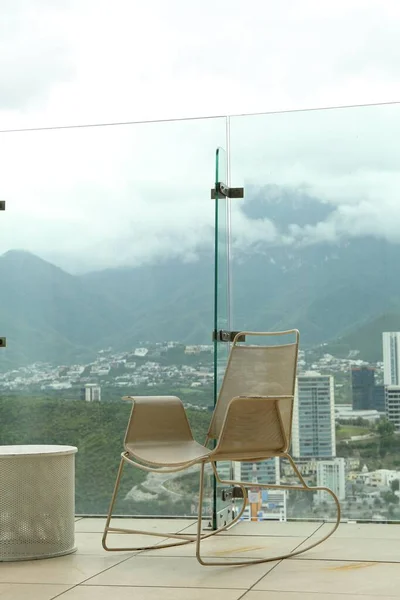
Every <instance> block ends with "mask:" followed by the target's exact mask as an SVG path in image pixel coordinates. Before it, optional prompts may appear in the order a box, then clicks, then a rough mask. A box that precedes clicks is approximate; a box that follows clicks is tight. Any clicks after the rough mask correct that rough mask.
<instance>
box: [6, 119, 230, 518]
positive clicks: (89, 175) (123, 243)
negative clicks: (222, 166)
mask: <svg viewBox="0 0 400 600" xmlns="http://www.w3.org/2000/svg"><path fill="white" fill-rule="evenodd" d="M219 145H225V120H224V119H208V120H197V121H185V122H169V123H158V124H141V125H135V126H121V127H100V128H87V129H85V128H78V129H67V130H54V131H41V132H34V131H32V132H24V133H10V134H3V135H2V137H1V138H0V155H1V163H2V181H1V190H0V197H1V198H3V197H4V198H5V199H6V200H7V208H8V211H7V213H6V215H7V227H4V222H3V220H2V222H0V228H1V236H0V254H1V256H0V280H1V284H2V294H1V299H0V308H1V310H0V336H1V335H6V336H7V340H8V343H7V348H6V349H5V350H4V351H3V350H1V351H0V360H1V363H0V369H1V372H0V411H1V419H0V443H1V444H71V445H76V446H77V447H78V454H77V458H76V511H77V513H78V514H104V513H106V512H107V509H108V505H109V502H110V498H111V493H112V490H113V485H114V481H115V476H116V471H117V467H118V463H119V458H120V453H121V451H122V449H123V445H122V444H123V438H124V434H125V430H126V426H127V423H128V418H129V415H130V410H131V404H130V402H127V401H122V400H121V398H122V396H124V395H177V396H179V397H181V398H182V400H183V402H184V404H185V406H186V408H187V413H188V416H189V420H190V422H191V424H192V427H193V431H194V434H195V436H196V439H198V440H199V441H201V442H203V441H204V438H205V434H206V430H207V428H208V424H209V420H210V418H211V409H212V405H213V347H212V328H213V281H214V280H213V267H214V264H213V243H214V237H213V236H214V204H213V201H212V200H210V190H211V188H212V187H213V184H214V182H213V173H214V152H215V148H216V147H217V146H219ZM207 480H209V485H208V501H207V502H206V503H205V510H206V511H208V514H209V515H211V512H212V511H211V500H212V477H211V474H210V475H209V476H208V479H207ZM197 491H198V472H197V471H196V470H192V471H191V472H189V473H187V474H185V475H180V476H176V477H172V476H171V477H168V478H165V480H162V478H161V480H160V481H157V482H155V481H154V480H153V479H152V477H151V476H147V475H146V474H145V473H144V472H142V471H139V470H134V469H133V468H126V469H125V474H124V476H123V479H122V483H121V491H120V494H119V500H118V503H117V508H116V511H117V513H120V514H132V515H145V514H147V515H161V516H167V515H186V516H190V515H192V514H193V513H195V512H196V511H197V506H196V502H197V497H196V494H197Z"/></svg>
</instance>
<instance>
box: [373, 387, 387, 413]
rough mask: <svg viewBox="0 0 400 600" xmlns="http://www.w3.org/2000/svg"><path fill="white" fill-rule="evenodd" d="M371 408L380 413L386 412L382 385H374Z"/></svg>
mask: <svg viewBox="0 0 400 600" xmlns="http://www.w3.org/2000/svg"><path fill="white" fill-rule="evenodd" d="M372 408H373V409H374V410H377V411H378V412H381V413H384V412H385V411H386V408H385V386H384V385H376V386H375V387H374V405H373V407H372Z"/></svg>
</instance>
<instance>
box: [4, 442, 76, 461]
mask: <svg viewBox="0 0 400 600" xmlns="http://www.w3.org/2000/svg"><path fill="white" fill-rule="evenodd" d="M75 452H78V448H76V447H75V446H50V445H41V446H39V445H34V444H32V445H31V444H27V445H26V446H1V445H0V459H1V458H6V457H7V456H49V455H57V456H61V455H62V454H75Z"/></svg>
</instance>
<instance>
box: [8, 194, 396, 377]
mask: <svg viewBox="0 0 400 600" xmlns="http://www.w3.org/2000/svg"><path fill="white" fill-rule="evenodd" d="M332 210H333V209H332V207H330V206H329V205H326V204H324V203H323V202H321V201H319V200H318V199H315V198H311V197H309V196H307V195H304V194H302V195H300V196H299V194H297V195H296V196H293V195H290V194H289V193H288V194H287V195H286V196H285V197H284V198H283V199H282V194H280V195H279V194H277V193H276V190H275V189H274V188H273V186H265V187H264V188H260V189H258V190H257V192H254V193H252V194H251V195H250V199H249V200H248V201H247V202H246V203H245V204H244V206H243V212H245V213H246V215H247V217H248V219H250V226H251V220H254V221H256V220H258V219H261V218H265V217H266V216H268V218H269V219H270V220H271V221H272V222H273V223H274V225H275V227H276V228H277V229H278V230H279V231H280V232H281V233H283V234H284V233H285V232H286V231H288V228H290V226H291V225H292V224H293V223H295V224H297V225H298V226H304V225H308V224H315V222H318V221H321V220H324V219H326V218H328V217H329V214H330V212H331V211H332ZM399 264H400V246H399V245H397V244H394V243H390V242H388V241H387V240H385V239H378V238H376V237H372V236H361V237H354V238H350V237H347V238H342V239H341V240H340V241H339V242H334V243H333V242H319V243H313V244H308V245H297V246H295V245H294V244H280V245H277V244H275V245H273V244H271V243H268V242H267V241H265V243H261V244H260V243H258V244H257V245H256V246H254V247H252V248H247V249H246V250H239V249H236V250H235V252H234V256H233V262H232V275H233V277H232V282H233V283H232V300H233V310H232V314H233V317H232V328H233V329H249V330H280V329H286V328H291V327H297V328H298V329H300V332H301V336H302V343H303V344H304V346H313V345H318V344H322V343H326V342H327V343H329V344H330V345H331V347H332V348H334V349H335V350H336V351H337V352H338V353H341V354H343V355H345V354H346V353H348V351H349V350H350V349H358V350H359V351H360V355H361V357H363V356H365V357H367V359H368V360H371V361H372V360H380V359H381V342H380V335H381V331H383V330H385V328H386V329H387V328H389V327H390V329H395V330H400V278H398V277H397V268H398V265H399ZM213 269H214V265H213V253H212V252H211V251H210V252H203V253H201V254H200V255H199V256H198V258H197V260H195V261H192V262H185V261H181V260H178V259H168V257H166V258H165V259H164V260H162V261H159V262H158V263H157V264H147V265H142V266H139V267H124V268H118V267H116V268H112V269H106V270H102V271H96V272H91V273H87V274H84V275H72V274H70V273H67V272H66V271H64V270H62V269H60V268H58V267H57V266H55V265H53V264H51V263H49V262H47V261H45V260H43V259H41V258H39V257H38V256H35V255H34V254H31V253H29V252H27V251H19V250H18V251H17V250H11V251H8V252H6V253H5V254H3V255H2V256H0V282H1V288H2V291H1V296H0V336H6V337H7V348H6V349H2V350H1V351H0V368H9V367H10V366H12V365H22V364H28V363H32V362H36V361H49V362H53V363H57V364H62V363H71V362H80V361H84V360H90V359H91V358H92V357H93V356H94V353H95V352H97V351H98V350H99V349H101V348H104V347H108V346H112V347H113V348H114V349H115V350H116V351H118V350H121V351H122V350H128V349H129V348H132V347H134V346H136V345H137V344H138V343H141V342H143V343H144V342H146V341H149V342H154V341H166V340H177V341H181V342H183V343H210V340H211V332H212V329H213ZM382 327H383V329H382Z"/></svg>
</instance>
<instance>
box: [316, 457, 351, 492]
mask: <svg viewBox="0 0 400 600" xmlns="http://www.w3.org/2000/svg"><path fill="white" fill-rule="evenodd" d="M317 486H318V487H327V488H329V489H330V490H332V492H334V493H335V494H336V496H337V497H338V499H339V500H344V499H345V497H346V477H345V460H344V458H334V459H333V460H320V461H318V463H317ZM317 500H318V501H320V502H323V501H329V500H330V497H329V496H328V494H327V493H326V492H317Z"/></svg>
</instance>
